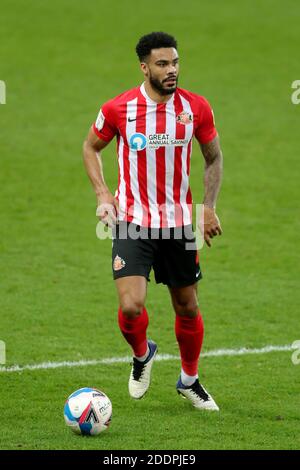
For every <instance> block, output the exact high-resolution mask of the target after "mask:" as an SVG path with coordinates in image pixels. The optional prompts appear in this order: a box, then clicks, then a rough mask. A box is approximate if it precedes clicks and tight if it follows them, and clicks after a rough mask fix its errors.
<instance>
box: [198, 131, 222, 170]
mask: <svg viewBox="0 0 300 470" xmlns="http://www.w3.org/2000/svg"><path fill="white" fill-rule="evenodd" d="M200 146H201V151H202V153H203V156H204V158H205V162H206V164H207V165H210V164H211V163H213V161H214V160H215V159H216V158H217V157H218V156H220V154H221V149H220V142H219V137H218V136H217V137H215V138H214V139H213V140H212V141H211V142H208V144H200Z"/></svg>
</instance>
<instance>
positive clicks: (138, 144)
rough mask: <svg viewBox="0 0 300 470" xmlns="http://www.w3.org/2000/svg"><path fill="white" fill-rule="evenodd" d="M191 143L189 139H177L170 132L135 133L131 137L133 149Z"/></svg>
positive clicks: (130, 143)
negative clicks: (146, 134)
mask: <svg viewBox="0 0 300 470" xmlns="http://www.w3.org/2000/svg"><path fill="white" fill-rule="evenodd" d="M188 143H189V139H175V138H173V137H171V136H170V134H149V135H148V137H146V136H145V135H144V134H141V133H135V134H133V135H132V136H131V137H130V139H129V146H130V148H131V149H132V150H144V149H145V148H146V147H148V148H152V149H158V148H159V147H168V146H173V145H174V146H183V145H187V144H188Z"/></svg>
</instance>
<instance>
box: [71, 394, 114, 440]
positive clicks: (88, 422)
mask: <svg viewBox="0 0 300 470" xmlns="http://www.w3.org/2000/svg"><path fill="white" fill-rule="evenodd" d="M111 416H112V405H111V401H110V399H109V398H108V396H107V395H105V393H103V392H101V391H100V390H97V389H96V388H87V387H86V388H81V389H79V390H76V392H74V393H72V395H70V396H69V397H68V399H67V401H66V403H65V407H64V418H65V422H66V424H67V426H69V427H70V429H71V430H72V431H73V432H75V433H76V434H83V435H87V436H96V435H97V434H100V432H102V431H105V429H107V428H108V426H109V425H110V422H111Z"/></svg>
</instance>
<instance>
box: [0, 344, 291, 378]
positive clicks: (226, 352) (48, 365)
mask: <svg viewBox="0 0 300 470" xmlns="http://www.w3.org/2000/svg"><path fill="white" fill-rule="evenodd" d="M294 349H295V348H293V347H292V345H285V346H264V347H263V348H255V349H249V348H240V349H217V350H215V351H207V352H203V353H202V354H201V357H226V356H243V355H246V354H267V353H271V352H281V351H293V350H294ZM131 360H132V358H131V357H130V356H125V357H111V358H107V359H91V360H81V361H63V362H42V363H40V364H27V365H25V366H19V365H14V366H9V367H0V372H23V371H24V370H41V369H58V368H61V367H85V366H97V365H102V364H103V365H107V364H118V363H122V362H130V361H131ZM155 360H156V361H173V360H179V356H174V355H172V354H158V355H157V356H156V359H155Z"/></svg>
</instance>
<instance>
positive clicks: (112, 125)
mask: <svg viewBox="0 0 300 470" xmlns="http://www.w3.org/2000/svg"><path fill="white" fill-rule="evenodd" d="M115 121H116V120H115V113H114V107H113V103H112V102H109V101H108V102H107V103H105V104H104V105H103V106H102V108H101V109H100V111H99V113H98V116H97V119H96V121H95V122H94V123H93V130H94V132H95V134H96V135H97V136H98V137H99V139H102V140H104V141H105V142H110V141H111V140H112V139H113V138H114V136H115V135H116V134H117V133H118V129H117V126H116V122H115Z"/></svg>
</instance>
